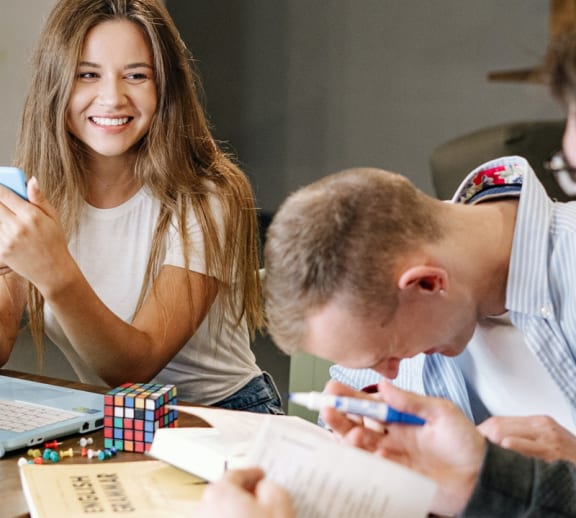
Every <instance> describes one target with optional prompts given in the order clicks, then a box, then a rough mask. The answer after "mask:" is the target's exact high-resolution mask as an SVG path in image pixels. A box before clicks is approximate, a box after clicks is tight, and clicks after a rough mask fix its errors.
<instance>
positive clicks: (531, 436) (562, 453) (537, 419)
mask: <svg viewBox="0 0 576 518" xmlns="http://www.w3.org/2000/svg"><path fill="white" fill-rule="evenodd" d="M478 431H479V432H480V433H481V434H482V435H484V436H485V437H486V438H487V439H489V440H490V441H491V442H493V443H496V444H498V445H500V446H502V447H503V448H508V449H509V450H515V451H517V452H519V453H522V454H524V455H528V456H530V457H538V458H540V459H543V460H545V461H548V462H552V461H555V460H568V461H570V462H573V463H576V437H575V436H574V435H572V434H571V433H570V432H569V431H568V430H566V428H563V427H562V426H560V425H559V424H558V423H557V422H556V421H555V420H554V419H552V418H551V417H548V416H522V417H503V416H494V417H490V418H488V419H486V421H484V422H483V423H482V424H480V425H479V426H478Z"/></svg>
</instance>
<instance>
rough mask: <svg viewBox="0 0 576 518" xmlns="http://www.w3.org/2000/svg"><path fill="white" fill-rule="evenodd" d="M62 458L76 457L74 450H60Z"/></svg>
mask: <svg viewBox="0 0 576 518" xmlns="http://www.w3.org/2000/svg"><path fill="white" fill-rule="evenodd" d="M60 457H61V458H63V457H74V450H73V449H72V448H68V449H67V450H60Z"/></svg>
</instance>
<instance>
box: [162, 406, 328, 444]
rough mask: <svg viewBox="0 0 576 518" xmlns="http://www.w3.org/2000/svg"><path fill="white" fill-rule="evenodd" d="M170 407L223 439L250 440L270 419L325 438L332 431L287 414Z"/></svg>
mask: <svg viewBox="0 0 576 518" xmlns="http://www.w3.org/2000/svg"><path fill="white" fill-rule="evenodd" d="M170 408H174V409H176V410H178V412H184V413H187V414H192V415H196V416H198V417H200V418H201V419H203V420H204V421H206V422H207V423H209V424H210V425H211V426H212V427H214V428H216V430H218V432H219V433H220V435H221V436H222V438H223V439H225V441H227V442H228V441H237V442H245V441H249V442H252V441H253V440H254V437H255V435H256V434H257V433H258V431H259V430H260V429H261V428H262V425H263V424H264V423H265V422H266V421H268V420H270V419H272V420H274V421H278V423H279V424H280V425H281V426H286V427H290V428H292V429H294V428H296V427H297V429H299V430H302V431H307V432H308V433H313V434H316V435H318V436H319V437H324V438H325V439H331V438H332V433H331V432H329V431H328V430H326V429H324V428H322V427H321V426H318V425H316V424H313V423H310V422H308V421H306V420H304V419H302V418H301V417H297V416H287V415H272V414H259V413H255V412H246V411H241V410H226V409H223V408H215V407H195V406H179V405H170Z"/></svg>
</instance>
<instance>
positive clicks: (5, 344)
mask: <svg viewBox="0 0 576 518" xmlns="http://www.w3.org/2000/svg"><path fill="white" fill-rule="evenodd" d="M25 305H26V282H25V281H24V280H23V279H22V277H20V276H19V275H17V274H15V273H13V272H10V273H7V274H5V275H2V276H0V366H2V365H4V364H5V363H6V362H7V361H8V359H9V358H10V354H11V353H12V349H13V348H14V343H15V342H16V337H17V336H18V331H19V328H20V321H21V320H22V315H23V314H24V307H25Z"/></svg>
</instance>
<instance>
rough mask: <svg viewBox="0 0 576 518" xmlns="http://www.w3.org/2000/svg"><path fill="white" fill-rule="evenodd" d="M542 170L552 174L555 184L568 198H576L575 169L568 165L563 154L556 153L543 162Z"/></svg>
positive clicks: (560, 152)
mask: <svg viewBox="0 0 576 518" xmlns="http://www.w3.org/2000/svg"><path fill="white" fill-rule="evenodd" d="M544 169H546V170H547V171H548V172H550V173H552V174H554V178H555V179H556V182H557V183H558V185H559V186H560V188H561V189H562V190H563V191H564V193H565V194H566V195H568V196H569V197H572V198H573V197H575V196H576V167H573V166H572V165H570V164H569V163H568V160H566V157H565V156H564V153H563V152H562V151H557V152H556V153H554V154H553V155H552V156H551V157H550V158H549V159H548V160H546V161H545V162H544Z"/></svg>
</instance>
